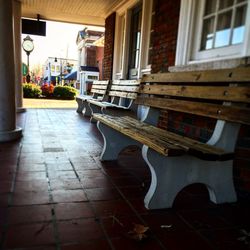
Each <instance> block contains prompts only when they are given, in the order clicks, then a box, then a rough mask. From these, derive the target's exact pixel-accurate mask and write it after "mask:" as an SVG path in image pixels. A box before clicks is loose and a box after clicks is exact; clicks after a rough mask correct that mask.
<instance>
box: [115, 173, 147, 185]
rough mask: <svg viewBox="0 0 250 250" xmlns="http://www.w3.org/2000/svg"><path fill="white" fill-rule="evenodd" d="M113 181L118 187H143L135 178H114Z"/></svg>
mask: <svg viewBox="0 0 250 250" xmlns="http://www.w3.org/2000/svg"><path fill="white" fill-rule="evenodd" d="M112 181H113V182H114V184H115V185H116V186H117V187H133V186H141V185H142V183H141V182H140V181H139V180H138V179H137V178H135V177H133V176H129V177H120V178H112Z"/></svg>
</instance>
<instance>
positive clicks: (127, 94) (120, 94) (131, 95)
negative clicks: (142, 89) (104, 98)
mask: <svg viewBox="0 0 250 250" xmlns="http://www.w3.org/2000/svg"><path fill="white" fill-rule="evenodd" d="M109 96H117V97H124V98H128V99H136V97H137V93H131V92H120V91H109Z"/></svg>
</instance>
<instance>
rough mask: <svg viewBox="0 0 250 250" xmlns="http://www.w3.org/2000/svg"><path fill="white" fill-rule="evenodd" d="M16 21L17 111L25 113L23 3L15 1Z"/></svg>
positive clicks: (14, 12) (14, 15)
mask: <svg viewBox="0 0 250 250" xmlns="http://www.w3.org/2000/svg"><path fill="white" fill-rule="evenodd" d="M13 19H14V52H15V54H14V56H15V84H16V111H17V112H24V111H26V109H25V108H24V107H23V88H22V53H21V50H22V48H21V2H19V1H18V0H14V1H13Z"/></svg>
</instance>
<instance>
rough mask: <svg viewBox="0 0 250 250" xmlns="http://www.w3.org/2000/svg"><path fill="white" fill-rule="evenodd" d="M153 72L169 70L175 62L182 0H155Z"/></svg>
mask: <svg viewBox="0 0 250 250" xmlns="http://www.w3.org/2000/svg"><path fill="white" fill-rule="evenodd" d="M155 1H156V3H155V4H156V5H155V22H154V27H153V29H154V38H153V53H152V73H158V72H167V71H168V67H169V66H172V65H174V63H175V52H176V41H177V31H178V22H179V11H180V0H176V1H172V0H155Z"/></svg>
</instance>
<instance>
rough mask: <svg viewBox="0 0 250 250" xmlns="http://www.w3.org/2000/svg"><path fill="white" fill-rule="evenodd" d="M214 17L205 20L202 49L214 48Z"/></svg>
mask: <svg viewBox="0 0 250 250" xmlns="http://www.w3.org/2000/svg"><path fill="white" fill-rule="evenodd" d="M213 32H214V17H212V18H208V19H205V20H204V23H203V33H202V40H201V50H206V49H212V47H213V39H214V34H213Z"/></svg>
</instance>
